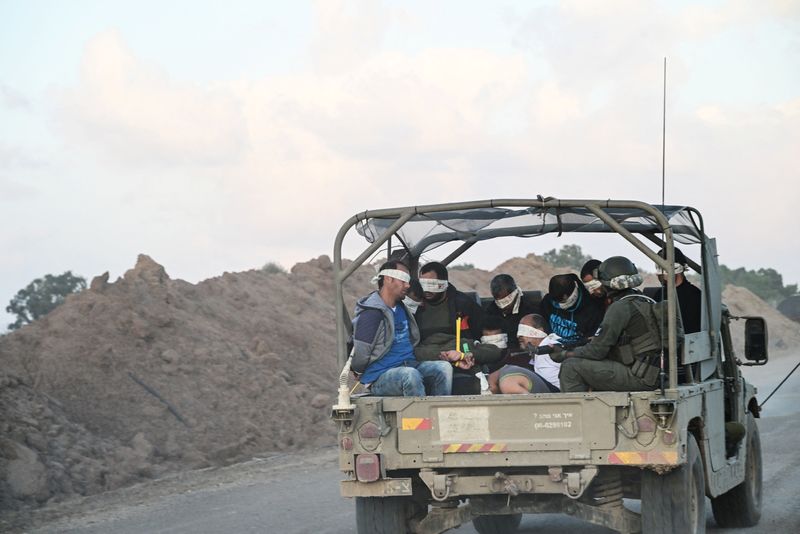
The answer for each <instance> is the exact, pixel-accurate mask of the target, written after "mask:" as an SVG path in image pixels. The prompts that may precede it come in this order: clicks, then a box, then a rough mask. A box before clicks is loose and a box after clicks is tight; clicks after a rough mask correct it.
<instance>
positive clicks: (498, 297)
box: [485, 274, 538, 350]
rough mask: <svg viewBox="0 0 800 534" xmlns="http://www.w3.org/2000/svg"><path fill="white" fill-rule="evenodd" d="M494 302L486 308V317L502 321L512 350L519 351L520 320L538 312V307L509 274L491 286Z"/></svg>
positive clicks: (499, 276) (495, 278)
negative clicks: (518, 331)
mask: <svg viewBox="0 0 800 534" xmlns="http://www.w3.org/2000/svg"><path fill="white" fill-rule="evenodd" d="M489 290H490V291H491V292H492V298H493V299H494V302H492V303H491V304H489V306H488V307H487V308H486V313H485V316H486V317H489V316H492V317H498V318H499V319H500V320H501V324H502V328H503V332H504V333H505V334H506V336H508V344H509V347H510V348H511V350H517V349H518V348H519V345H518V344H517V326H518V325H519V320H520V319H521V318H522V317H523V316H525V315H528V314H529V313H535V312H536V311H538V309H537V307H536V305H535V304H534V303H533V302H531V301H530V299H528V298H527V297H526V296H525V295H524V294H523V293H522V289H520V288H519V287H518V286H517V283H516V282H515V281H514V278H512V277H511V275H508V274H498V275H497V276H495V277H494V278H492V281H491V283H490V284H489Z"/></svg>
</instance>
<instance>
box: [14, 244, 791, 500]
mask: <svg viewBox="0 0 800 534" xmlns="http://www.w3.org/2000/svg"><path fill="white" fill-rule="evenodd" d="M501 272H506V273H509V274H512V275H513V276H514V277H515V279H516V280H517V281H518V283H519V284H520V286H521V287H523V288H524V289H526V290H535V289H538V290H542V291H543V292H544V291H546V288H547V283H548V281H549V279H550V277H551V276H552V275H553V274H556V273H558V272H566V270H564V269H554V268H553V267H551V266H550V265H549V264H547V263H545V262H544V261H543V260H542V259H541V258H539V257H537V256H534V255H529V256H528V257H526V258H514V259H511V260H508V261H506V262H504V263H502V264H501V265H499V266H498V267H497V268H496V269H494V270H493V271H485V270H481V269H471V270H463V271H462V270H453V271H452V279H453V282H454V284H456V285H457V286H458V287H459V288H460V289H462V290H464V291H470V290H476V291H478V292H479V294H481V295H487V294H488V287H489V281H490V280H491V278H492V277H493V276H494V275H495V274H498V273H501ZM373 275H374V269H373V268H372V267H370V266H367V267H364V268H361V269H359V270H358V271H357V272H356V273H355V275H354V276H353V277H351V279H350V280H349V281H348V283H347V286H346V288H345V301H346V306H347V308H348V309H351V310H352V308H353V304H354V301H355V299H356V298H358V297H360V296H363V295H365V294H366V293H367V292H369V291H370V290H371V289H372V288H373V286H372V284H371V283H370V278H371V277H372V276H373ZM332 279H333V272H332V264H331V262H330V260H329V259H328V257H326V256H321V257H319V258H317V259H314V260H311V261H309V262H306V263H301V264H297V265H295V266H294V268H293V269H292V270H291V272H290V273H280V272H278V273H275V272H267V271H258V270H253V271H247V272H242V273H235V274H232V273H225V274H223V275H222V276H219V277H216V278H211V279H209V280H205V281H203V282H200V283H198V284H189V283H187V282H184V281H181V280H173V279H171V278H170V277H169V276H168V274H167V272H166V270H165V269H164V268H163V267H162V266H161V265H159V264H158V263H156V262H155V261H153V260H152V259H151V258H149V257H147V256H144V255H142V256H140V257H139V259H138V261H137V263H136V266H135V267H134V268H133V269H131V270H129V271H128V272H126V273H125V275H124V276H123V277H121V278H120V279H118V280H117V281H116V282H113V283H110V282H109V281H108V274H107V273H106V274H104V275H101V276H98V277H96V278H95V279H94V280H92V282H91V284H90V287H89V289H87V290H85V291H83V292H81V293H79V294H77V295H73V296H70V297H69V298H67V300H66V302H65V303H64V304H63V305H62V306H60V307H59V308H57V309H56V310H55V311H53V312H52V313H51V314H49V315H47V316H46V317H44V318H42V319H41V320H39V321H37V322H35V323H34V324H31V325H29V326H26V327H23V328H22V329H20V330H18V331H16V332H14V333H11V334H8V335H6V336H2V337H0V364H1V365H2V369H3V370H4V372H5V373H7V374H8V375H9V376H11V375H13V376H15V377H19V378H13V379H12V378H9V379H8V381H7V383H4V385H3V386H2V387H0V402H1V403H2V404H0V410H2V413H0V416H2V417H0V421H2V422H3V423H2V424H3V425H4V426H3V427H2V431H3V433H2V437H3V440H2V441H1V442H0V480H2V481H3V482H2V484H3V485H2V486H0V492H2V494H0V508H13V507H17V506H23V505H25V504H35V503H38V502H43V501H46V500H48V499H53V498H55V499H58V498H61V497H63V496H68V495H72V494H76V493H77V494H88V493H94V492H97V491H102V490H105V489H108V488H111V487H116V486H118V485H121V484H126V483H129V482H131V481H134V480H137V479H139V478H142V477H150V476H157V475H159V474H160V473H163V472H165V471H172V470H178V469H186V468H193V467H201V466H207V465H220V464H225V463H230V462H234V461H239V460H242V459H245V458H249V457H252V456H253V455H257V454H261V453H264V452H266V451H283V450H296V449H303V448H308V447H317V446H320V445H327V444H331V443H333V441H334V438H335V428H334V426H333V425H332V424H331V423H330V422H329V420H328V415H329V410H330V405H331V402H332V401H333V395H334V394H335V391H336V358H335V350H334V344H335V339H336V335H335V320H334V319H335V314H334V305H333V300H334V296H333V284H332ZM653 283H655V279H654V278H653V280H652V281H650V280H649V281H648V282H647V284H650V285H652V284H653ZM725 298H726V301H727V302H728V304H729V306H731V309H732V310H734V313H738V314H742V313H751V314H762V315H765V316H767V318H768V321H769V322H770V335H771V340H772V341H773V343H780V344H784V345H790V346H796V343H797V341H800V333H798V328H797V326H796V323H790V322H788V320H787V319H783V321H782V322H781V320H780V319H781V317H782V316H780V314H778V313H777V312H776V311H775V310H774V309H772V308H770V307H769V306H767V305H766V304H764V303H763V302H762V301H760V299H758V298H757V297H755V296H754V295H753V294H752V293H749V292H746V291H744V290H739V288H728V289H726V294H725ZM784 323H787V324H784ZM790 325H791V326H790ZM792 344H794V345H792ZM740 346H741V345H740ZM26 484H27V485H26Z"/></svg>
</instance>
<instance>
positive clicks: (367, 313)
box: [351, 260, 453, 397]
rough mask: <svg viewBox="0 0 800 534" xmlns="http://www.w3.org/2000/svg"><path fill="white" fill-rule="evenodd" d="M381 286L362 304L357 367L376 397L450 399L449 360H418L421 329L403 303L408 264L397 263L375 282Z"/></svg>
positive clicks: (386, 265)
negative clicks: (416, 350)
mask: <svg viewBox="0 0 800 534" xmlns="http://www.w3.org/2000/svg"><path fill="white" fill-rule="evenodd" d="M373 280H374V281H375V282H377V284H378V289H377V291H373V292H372V293H370V294H369V295H367V296H366V297H364V298H362V299H361V300H359V301H358V303H357V304H356V310H355V314H354V317H353V360H352V363H351V369H352V370H353V372H355V373H360V376H359V381H360V382H361V383H362V384H364V386H365V387H366V388H368V389H369V391H370V392H372V394H374V395H379V396H403V397H422V396H425V395H426V393H427V394H428V395H450V393H451V388H452V382H453V367H452V365H450V364H449V363H447V362H444V361H424V362H421V361H418V360H417V358H416V356H415V354H414V347H415V346H416V345H417V343H419V328H418V327H417V322H416V321H415V320H414V315H413V314H412V313H411V312H410V310H409V309H408V307H407V306H406V305H405V304H404V303H403V299H404V297H405V296H406V294H407V293H408V289H409V285H410V284H409V282H410V280H411V276H410V275H409V269H408V266H406V265H405V264H404V263H403V262H401V261H397V260H391V261H388V262H386V263H384V264H383V265H382V266H381V268H380V271H379V272H378V274H377V276H376V277H375V278H374V279H373Z"/></svg>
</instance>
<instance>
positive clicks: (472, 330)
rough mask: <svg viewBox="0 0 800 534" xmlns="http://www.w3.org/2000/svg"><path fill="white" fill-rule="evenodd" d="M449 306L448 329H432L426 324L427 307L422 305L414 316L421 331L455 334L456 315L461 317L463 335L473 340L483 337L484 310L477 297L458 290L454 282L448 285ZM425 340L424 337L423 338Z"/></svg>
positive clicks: (426, 333)
mask: <svg viewBox="0 0 800 534" xmlns="http://www.w3.org/2000/svg"><path fill="white" fill-rule="evenodd" d="M446 292H447V308H448V310H449V312H450V320H449V326H448V328H447V329H437V330H435V331H430V328H426V326H425V311H426V309H425V307H421V308H420V309H419V310H418V311H417V313H416V314H415V315H414V318H415V319H416V320H417V324H419V327H420V332H422V331H423V330H425V335H426V336H428V335H430V334H433V333H439V334H454V335H455V331H456V317H458V316H460V317H461V336H462V337H465V338H469V339H472V340H478V339H480V338H481V331H482V322H483V310H482V309H481V307H480V306H479V305H478V303H477V302H476V301H475V299H473V298H471V297H469V296H467V295H465V294H464V293H462V292H461V291H459V290H457V289H456V288H455V286H453V285H452V284H450V285H448V286H447V290H446ZM423 341H424V339H423Z"/></svg>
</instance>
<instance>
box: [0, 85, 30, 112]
mask: <svg viewBox="0 0 800 534" xmlns="http://www.w3.org/2000/svg"><path fill="white" fill-rule="evenodd" d="M0 102H2V104H3V105H4V106H5V107H6V108H8V109H16V110H23V111H30V110H31V107H32V106H31V102H30V100H28V99H27V98H26V97H25V95H23V94H22V93H20V92H18V91H16V90H14V89H13V88H11V87H9V86H7V85H5V84H3V83H0Z"/></svg>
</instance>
